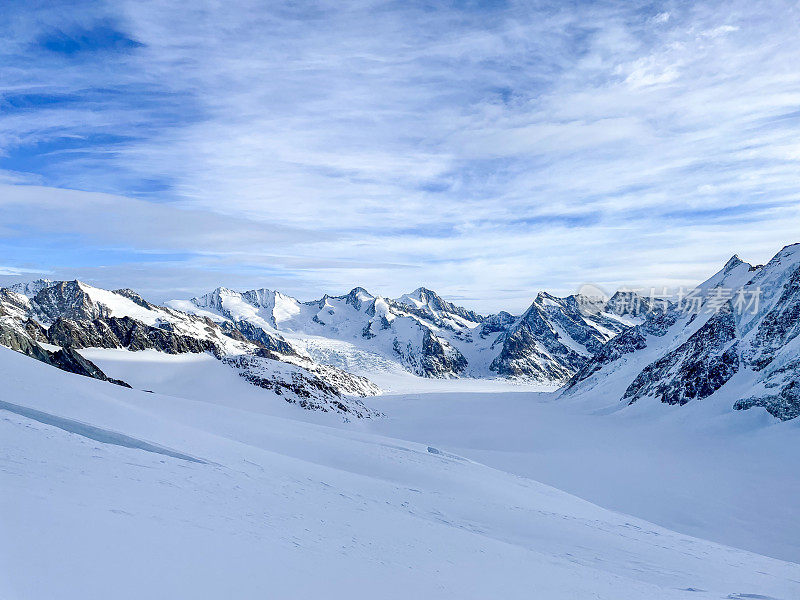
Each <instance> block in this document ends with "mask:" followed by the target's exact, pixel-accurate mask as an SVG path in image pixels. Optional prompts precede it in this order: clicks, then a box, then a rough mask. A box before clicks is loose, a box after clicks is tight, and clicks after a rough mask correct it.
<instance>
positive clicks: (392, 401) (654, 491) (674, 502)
mask: <svg viewBox="0 0 800 600" xmlns="http://www.w3.org/2000/svg"><path fill="white" fill-rule="evenodd" d="M611 404H616V406H614V407H613V408H609V406H608V405H611ZM373 405H374V406H375V407H376V408H378V409H379V410H381V411H383V412H384V413H385V414H386V415H387V417H386V418H385V419H381V420H379V421H375V422H373V423H369V424H365V427H366V428H367V430H368V431H370V432H373V433H377V434H381V435H390V436H394V437H399V438H403V439H407V440H413V441H418V442H421V443H426V444H432V445H435V446H436V447H440V448H444V449H446V450H447V451H449V452H453V453H456V454H459V455H462V456H465V457H468V458H470V459H473V460H477V461H480V462H481V463H483V464H486V465H489V466H492V467H495V468H498V469H501V470H504V471H508V472H510V473H516V474H518V475H521V476H524V477H530V478H532V479H535V480H537V481H541V482H544V483H547V484H549V485H552V486H555V487H557V488H559V489H561V490H565V491H567V492H570V493H572V494H575V495H577V496H580V497H581V498H584V499H587V500H591V501H592V502H595V503H597V504H599V505H601V506H603V507H606V508H610V509H613V510H617V511H620V512H624V513H627V514H632V515H636V516H637V517H640V518H644V519H646V520H648V521H651V522H654V523H658V524H659V525H662V526H664V527H667V528H669V529H672V530H675V531H679V532H681V533H685V534H688V535H693V536H696V537H701V538H704V539H710V540H713V541H716V542H720V543H724V544H729V545H731V546H736V547H738V548H745V549H748V550H751V551H753V552H757V553H759V554H765V555H768V556H773V557H777V558H782V559H784V560H790V561H794V562H798V563H800V508H798V503H797V499H798V498H800V473H798V471H797V469H796V468H795V466H794V465H795V464H796V462H797V457H798V456H800V422H798V421H797V420H793V421H786V422H780V421H779V420H778V419H776V418H774V417H772V416H770V415H768V414H767V413H766V412H765V411H764V409H757V410H756V409H754V410H752V411H749V412H744V413H742V412H734V411H731V410H730V402H729V401H728V400H727V399H725V398H714V399H713V400H711V399H709V400H706V401H704V402H698V403H694V404H692V403H689V404H687V405H685V406H683V407H681V408H680V409H679V408H677V407H674V406H668V405H665V404H661V403H637V404H634V405H632V406H626V405H624V404H621V405H620V404H619V403H617V401H616V399H615V398H612V399H608V400H606V401H605V402H604V401H603V400H602V399H600V398H588V399H584V400H581V401H567V400H565V399H564V398H563V397H562V398H555V394H552V393H550V394H542V393H540V394H536V393H464V392H458V393H432V394H406V395H399V396H384V397H381V398H379V399H376V400H375V401H373Z"/></svg>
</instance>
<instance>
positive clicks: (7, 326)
mask: <svg viewBox="0 0 800 600" xmlns="http://www.w3.org/2000/svg"><path fill="white" fill-rule="evenodd" d="M242 325H243V326H244V325H245V324H242ZM243 329H244V331H241V330H240V329H238V328H237V327H233V326H231V324H230V323H223V324H222V325H220V324H218V323H216V322H215V321H213V320H211V319H209V318H207V317H203V316H197V315H192V314H187V313H183V312H181V311H178V310H174V309H172V308H169V307H162V306H156V305H154V304H151V303H149V302H147V301H146V300H144V299H143V298H142V297H141V296H139V295H138V294H137V293H136V292H134V291H132V290H128V289H123V290H116V291H108V290H103V289H100V288H96V287H93V286H89V285H87V284H85V283H83V282H80V281H59V282H50V281H46V280H40V281H35V282H31V283H29V284H25V285H17V286H12V287H10V288H3V289H0V344H2V345H4V346H7V347H10V348H12V349H14V350H17V351H18V352H22V353H24V354H26V355H28V356H30V357H32V358H36V359H37V360H40V361H42V362H46V363H48V364H51V365H53V366H56V367H58V368H61V369H63V370H67V371H71V372H73V373H78V374H81V375H85V376H88V377H93V378H95V379H101V380H108V381H112V382H116V383H121V384H124V382H117V381H116V380H112V379H110V378H108V377H107V376H106V375H105V373H103V371H102V370H101V369H100V368H98V367H97V366H96V365H94V364H93V363H92V362H91V361H89V360H87V359H86V358H84V357H82V356H81V354H80V350H81V349H85V348H108V349H124V350H128V351H141V350H157V351H159V352H164V353H167V354H183V353H201V352H208V353H210V354H212V355H213V356H215V357H216V358H218V359H221V360H223V361H224V362H225V363H226V364H228V365H230V366H231V367H232V368H235V369H237V370H238V371H239V373H240V375H241V376H242V377H243V378H244V379H246V380H247V381H250V382H251V383H253V384H254V385H258V386H259V387H265V388H270V389H273V390H282V393H281V394H280V395H282V396H283V397H284V399H286V400H287V401H289V402H296V401H297V399H298V398H301V399H303V401H302V402H299V404H301V406H303V407H304V408H309V409H314V410H323V411H334V412H339V413H342V414H350V415H354V416H358V417H367V416H371V415H373V414H376V413H375V412H374V411H370V410H368V409H366V408H365V407H364V405H363V404H362V403H361V402H360V401H359V400H357V399H356V398H355V396H365V395H374V394H377V393H379V392H380V389H379V388H378V387H377V386H376V385H374V384H373V383H371V382H370V381H368V380H367V379H365V378H363V377H358V376H355V375H351V374H349V373H346V372H343V371H341V370H340V369H336V368H335V367H330V366H327V365H318V364H316V363H314V362H313V361H312V360H311V359H310V358H308V357H306V356H300V355H298V354H297V353H296V352H295V351H294V349H293V348H292V347H291V346H290V345H289V344H287V343H286V342H285V341H284V340H283V339H282V338H280V337H276V336H272V335H270V334H268V333H266V332H264V331H259V332H257V333H253V331H251V329H249V328H247V327H243ZM245 357H246V358H245ZM287 376H288V379H287ZM270 385H271V386H272V387H270Z"/></svg>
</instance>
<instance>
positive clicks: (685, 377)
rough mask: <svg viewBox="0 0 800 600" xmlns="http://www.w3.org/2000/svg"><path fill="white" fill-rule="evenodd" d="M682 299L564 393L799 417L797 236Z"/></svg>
mask: <svg viewBox="0 0 800 600" xmlns="http://www.w3.org/2000/svg"><path fill="white" fill-rule="evenodd" d="M684 300H685V302H684V305H683V306H674V305H673V306H671V307H670V308H669V310H667V311H664V312H658V313H649V314H647V315H646V318H645V321H644V322H643V323H641V324H639V325H637V326H635V327H633V328H631V329H628V330H626V331H624V332H622V333H621V334H620V335H619V336H617V337H615V338H614V339H612V340H611V341H610V342H608V343H607V344H606V345H605V346H603V347H602V348H601V349H600V351H599V352H597V353H596V355H595V356H594V358H593V359H592V360H591V361H589V362H588V363H587V364H586V365H585V366H583V367H582V368H581V370H580V371H579V372H578V373H577V374H576V375H575V376H574V377H573V379H572V380H571V381H570V382H569V384H568V386H567V390H566V391H565V393H564V396H565V397H571V396H576V395H578V396H580V395H594V396H598V397H606V398H614V399H618V400H621V401H623V402H625V403H628V404H632V403H634V402H642V401H648V400H653V399H655V400H658V401H660V402H663V403H666V404H677V405H683V404H686V403H687V402H690V401H701V400H705V399H708V400H709V401H712V400H719V401H722V402H729V403H730V404H731V405H732V406H733V407H734V408H736V409H739V410H744V409H748V408H751V407H754V406H761V407H764V408H765V409H766V410H767V411H768V412H769V413H771V414H772V415H774V416H776V417H778V418H780V419H791V418H794V417H796V416H798V415H800V336H799V335H798V334H800V244H794V245H792V246H787V247H785V248H783V249H782V250H781V251H780V252H778V254H776V255H775V257H773V258H772V260H770V261H769V262H768V263H767V264H766V265H763V266H752V265H749V264H747V263H745V262H743V261H741V260H740V259H739V258H738V257H737V256H734V257H732V258H731V259H730V260H729V261H728V262H727V263H726V264H725V266H724V267H723V268H722V269H721V270H720V271H719V272H717V273H716V274H714V275H713V276H712V277H711V278H710V279H708V280H707V281H706V282H704V283H703V284H701V285H700V286H698V288H697V289H696V290H694V291H693V292H692V293H690V294H687V298H686V299H684Z"/></svg>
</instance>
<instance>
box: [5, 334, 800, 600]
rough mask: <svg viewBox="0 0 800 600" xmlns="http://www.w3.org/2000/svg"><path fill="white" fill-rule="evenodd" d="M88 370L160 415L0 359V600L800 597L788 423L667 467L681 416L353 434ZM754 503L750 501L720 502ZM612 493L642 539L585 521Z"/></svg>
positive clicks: (206, 389) (237, 383)
mask: <svg viewBox="0 0 800 600" xmlns="http://www.w3.org/2000/svg"><path fill="white" fill-rule="evenodd" d="M100 352H101V351H89V354H92V353H94V356H93V359H95V360H96V361H97V363H98V364H100V365H101V366H102V367H103V368H105V369H107V370H108V372H109V374H110V375H111V376H122V375H124V376H125V377H127V378H128V380H129V381H130V382H131V384H132V385H133V386H134V388H135V387H138V385H137V384H140V383H143V382H144V381H145V379H146V380H147V381H148V383H149V384H150V388H148V389H152V392H154V393H149V392H145V391H141V390H137V389H126V388H123V387H120V386H114V385H110V384H108V383H106V382H102V381H96V380H92V379H90V378H87V377H81V376H78V375H74V374H71V373H64V372H62V371H59V370H57V369H54V368H52V367H50V366H48V365H45V364H42V363H40V362H37V361H33V360H31V359H30V358H28V357H25V356H22V355H21V354H19V353H15V352H13V351H11V350H7V349H3V348H0V361H1V363H0V364H2V369H3V373H4V395H3V398H2V401H3V404H2V406H0V408H1V409H2V410H0V427H2V430H3V433H2V435H1V436H0V440H2V451H1V452H2V454H0V456H2V468H1V470H0V478H1V479H0V489H2V498H0V501H1V502H2V514H3V518H2V519H0V528H1V531H2V535H1V536H0V540H2V541H0V556H2V564H3V570H2V574H1V575H2V577H0V582H1V583H0V595H1V596H2V597H3V598H9V599H17V598H20V599H22V598H25V599H27V598H52V597H58V598H76V599H78V598H79V599H86V598H92V599H94V598H98V599H99V598H108V597H109V590H114V592H113V594H112V595H113V597H115V598H142V597H147V598H184V597H192V598H218V597H220V596H221V595H223V594H225V595H232V596H234V597H239V598H256V597H292V598H313V597H320V596H325V597H330V598H339V597H342V598H345V597H346V598H352V597H381V598H407V597H409V596H412V595H417V596H421V597H425V598H486V597H497V596H500V597H504V598H530V597H531V596H533V597H546V598H576V597H578V598H584V597H597V598H609V599H611V598H614V599H617V598H642V599H643V598H686V597H691V598H726V597H727V598H747V597H750V598H752V597H767V598H780V599H787V600H788V599H790V598H794V597H797V594H798V593H799V592H800V565H798V564H796V563H793V562H784V561H786V560H789V561H791V560H797V556H798V545H797V543H796V541H794V540H797V539H798V537H797V535H796V527H797V519H796V518H795V519H792V516H793V515H794V516H796V513H793V512H792V511H793V509H792V499H793V498H796V497H797V491H798V490H797V485H798V482H797V478H796V477H793V476H790V475H787V468H789V467H788V466H787V464H786V463H785V462H784V461H788V459H789V457H790V456H792V455H794V456H796V451H797V450H798V444H797V427H796V425H795V422H794V421H790V422H786V423H780V424H779V425H778V427H779V428H778V430H777V431H768V429H769V428H770V427H773V428H774V427H775V424H774V423H772V422H770V423H764V422H756V421H758V420H757V419H753V420H749V421H748V422H747V423H746V424H742V421H738V422H735V423H734V422H732V421H731V420H730V419H728V420H726V419H725V418H724V417H721V420H712V424H711V425H710V426H709V427H710V429H708V430H706V431H705V432H703V431H701V429H702V428H697V429H694V430H692V429H690V430H689V431H688V432H687V433H686V435H685V436H684V437H682V438H679V439H675V440H674V441H673V443H672V445H668V446H663V445H662V442H664V440H665V439H666V438H667V437H669V436H670V435H671V434H673V433H674V432H675V430H676V428H675V425H676V424H675V423H673V422H671V419H670V418H669V417H670V416H672V415H675V414H676V413H675V412H673V413H671V415H667V418H665V415H664V414H662V415H653V414H650V415H649V416H650V417H655V420H654V421H653V420H652V419H651V421H650V425H649V426H648V425H647V423H644V422H643V421H644V420H645V415H635V414H634V413H628V412H626V413H625V415H626V416H625V417H624V418H622V420H620V419H619V417H618V416H617V415H601V414H590V412H587V410H586V409H585V407H580V406H575V405H559V404H554V403H553V402H550V401H549V399H550V398H552V394H549V395H548V394H542V393H537V392H516V393H506V394H503V393H500V392H484V393H479V394H464V393H447V394H445V393H442V392H438V393H424V392H417V393H415V394H411V395H401V396H394V397H390V396H384V397H377V398H373V399H372V400H371V401H370V405H371V406H372V407H373V408H375V409H376V410H379V411H382V412H383V413H385V414H386V417H384V418H381V419H370V420H356V421H350V422H349V423H348V422H344V421H343V419H342V418H341V416H340V415H337V414H334V413H322V412H313V411H303V410H300V409H299V408H298V407H296V406H293V405H291V404H287V403H285V402H280V401H274V400H270V399H269V398H268V397H265V395H264V393H263V392H264V390H261V389H259V388H255V387H253V386H249V385H248V384H247V383H246V382H244V381H242V380H241V378H239V377H237V376H236V375H235V373H234V372H233V371H231V370H230V369H227V368H226V367H225V366H224V365H223V364H221V363H220V362H219V361H217V360H215V359H213V357H210V356H208V357H207V358H203V357H204V356H207V355H195V356H191V357H187V355H177V356H175V355H164V354H158V353H155V352H153V351H150V352H141V353H130V352H127V351H124V350H116V351H102V352H106V353H107V354H106V356H98V355H99V353H100ZM111 353H117V354H118V356H116V357H115V356H114V354H111ZM122 353H124V354H122ZM159 364H160V365H161V366H160V367H159V366H158V365H159ZM426 407H427V408H426ZM664 408H668V407H664ZM31 411H38V412H31ZM423 412H424V413H425V418H423ZM682 414H685V413H682ZM733 415H734V416H736V417H741V413H733ZM659 423H660V424H661V425H659ZM736 423H738V425H737V424H736ZM569 424H572V427H571V430H570V429H569V428H568V426H569ZM640 425H643V426H644V427H643V428H642V429H641V430H640V432H639V433H638V434H636V435H629V436H624V435H621V432H622V431H623V430H625V429H631V428H633V427H634V426H640ZM659 428H661V429H662V431H661V433H660V434H659V435H656V433H655V432H657V431H658V430H659ZM714 431H716V433H715V434H713V433H714ZM773 433H774V434H775V435H772V434H773ZM712 434H713V435H712ZM767 435H769V436H770V437H769V439H770V440H772V442H771V443H766V442H767V438H766V436H767ZM646 438H647V439H649V444H645V443H643V442H644V440H645V439H646ZM690 438H691V439H694V440H695V443H694V445H688V444H687V443H686V442H687V440H689V439H690ZM612 440H613V443H612ZM700 440H704V441H703V443H700ZM740 442H744V443H740ZM734 445H738V446H739V448H740V450H741V454H742V455H744V456H745V457H747V460H744V461H742V460H739V462H740V463H742V465H743V468H742V470H741V471H739V472H737V471H736V469H733V468H732V465H733V462H734V460H735V457H730V456H728V452H729V451H730V450H731V448H732V447H733V446H734ZM656 448H659V449H660V452H659V451H656ZM679 448H682V450H681V451H680V452H678V449H679ZM626 454H627V455H634V454H635V455H638V458H636V459H635V460H634V459H630V458H629V459H628V460H627V461H626V460H624V456H625V455H626ZM693 455H694V456H696V455H702V460H698V461H695V462H693V461H692V460H691V459H692V456H693ZM666 456H668V457H669V460H666V459H665V457H666ZM615 463H616V467H614V466H613V465H614V464H615ZM604 464H605V468H604V469H603V468H601V467H602V466H603V465H604ZM569 465H572V467H569ZM770 465H772V466H770ZM758 466H760V467H762V468H761V469H756V470H760V476H759V477H757V478H755V479H751V477H752V476H753V475H754V473H753V469H755V468H756V467H758ZM703 472H706V476H705V477H703V476H702V473H703ZM647 473H649V475H647ZM714 473H717V475H714ZM640 477H643V478H642V479H639V478H640ZM537 479H538V480H542V481H544V482H545V483H551V484H552V483H554V484H558V485H560V486H562V487H563V488H565V489H570V488H572V490H571V491H575V492H577V493H578V494H579V495H581V496H583V498H585V499H579V498H578V497H576V496H572V495H569V494H567V493H565V492H563V491H559V490H558V489H556V488H555V487H549V486H548V485H545V483H539V482H538V481H537ZM676 479H680V488H679V487H678V486H677V485H676ZM636 480H639V484H638V487H640V488H642V489H643V491H642V492H641V493H637V491H636V487H637V486H633V482H634V481H636ZM581 482H582V483H581ZM579 484H580V485H579ZM748 484H749V486H750V487H752V488H753V489H756V488H758V489H760V491H761V494H762V496H759V494H758V493H755V492H754V491H753V490H750V491H748V490H747V489H744V490H743V491H742V494H741V495H739V496H736V495H735V494H732V493H731V490H730V489H728V488H727V487H725V486H727V485H734V486H735V485H742V486H745V487H746V486H747V485H748ZM581 485H582V486H583V487H581ZM579 488H580V489H579ZM615 488H616V489H615ZM626 490H628V492H632V496H633V500H632V501H631V504H630V505H629V506H628V507H627V509H626V510H627V512H629V513H633V514H634V515H637V516H632V515H631V514H623V513H622V512H615V511H611V510H608V509H607V508H601V507H600V506H598V505H597V504H600V505H604V504H605V505H606V506H612V508H616V509H618V510H619V509H620V508H621V507H619V506H614V504H615V503H617V502H618V501H619V498H621V497H622V496H624V495H625V491H626ZM659 490H660V491H661V497H659V494H658V491H659ZM593 496H594V497H593ZM586 499H588V500H589V501H592V502H595V503H596V504H594V503H590V502H589V501H587V500H586ZM764 501H766V502H764ZM649 502H655V504H654V505H653V506H652V507H651V509H650V512H649V514H648V510H647V508H646V506H647V504H648V503H649ZM670 505H672V506H673V512H672V514H668V511H667V510H666V508H667V507H668V506H670ZM715 511H716V512H718V513H720V515H719V516H718V517H717V518H716V519H714V518H712V517H713V515H714V512H715ZM640 516H647V517H648V518H650V519H651V520H652V521H658V520H659V519H661V520H663V521H670V522H671V524H672V525H673V526H674V527H673V529H676V530H678V531H672V530H670V529H669V528H665V527H662V526H661V525H657V524H653V523H651V522H647V521H646V520H643V519H641V518H639V517H640ZM681 519H683V520H684V525H685V526H683V527H677V526H676V525H680V524H681V523H680V521H681ZM726 519H730V522H731V523H734V525H735V526H733V527H730V528H727V529H726V528H725V527H724V526H723V525H724V523H725V521H726ZM662 524H663V523H662ZM692 527H694V531H692V532H690V531H687V530H688V529H691V528H692ZM759 531H761V535H759ZM726 532H727V535H728V539H724V540H721V539H720V538H723V537H724V535H723V534H726ZM692 533H693V534H694V535H698V534H703V535H702V536H701V537H708V538H712V539H714V538H717V541H724V542H727V543H728V544H734V545H738V546H740V547H744V548H746V549H735V548H734V547H731V546H728V545H720V544H719V543H716V542H714V541H704V540H703V539H700V537H693V536H692V535H691V534H692ZM737 536H738V537H737ZM748 550H749V551H748ZM754 550H755V551H756V552H753V551H754ZM765 555H770V556H771V557H769V558H768V557H767V556H765ZM775 556H778V557H780V558H773V557H775ZM781 559H783V560H781ZM753 594H758V595H760V596H754V595H753Z"/></svg>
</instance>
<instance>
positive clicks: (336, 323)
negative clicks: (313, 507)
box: [167, 287, 632, 383]
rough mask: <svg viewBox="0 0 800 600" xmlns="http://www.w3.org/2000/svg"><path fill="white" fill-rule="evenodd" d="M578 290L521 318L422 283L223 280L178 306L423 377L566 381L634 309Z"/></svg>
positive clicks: (322, 356)
mask: <svg viewBox="0 0 800 600" xmlns="http://www.w3.org/2000/svg"><path fill="white" fill-rule="evenodd" d="M582 300H583V299H582V298H580V297H578V296H569V297H567V298H556V297H554V296H551V295H549V294H545V293H541V294H539V295H538V296H537V297H536V299H535V300H534V302H533V304H532V305H531V307H530V308H529V309H528V310H527V311H526V312H525V313H524V314H523V315H522V316H519V317H514V316H512V315H510V314H509V313H505V312H501V313H499V314H497V315H490V316H487V317H484V316H481V315H479V314H477V313H476V312H474V311H471V310H468V309H465V308H463V307H460V306H457V305H455V304H453V303H450V302H448V301H446V300H443V299H442V298H441V297H440V296H439V295H438V294H436V293H435V292H433V291H431V290H428V289H426V288H418V289H417V290H415V291H413V292H411V293H410V294H405V295H403V296H401V297H400V298H398V299H390V298H385V297H381V296H375V295H373V294H370V293H369V292H368V291H367V290H365V289H364V288H360V287H357V288H354V289H353V290H352V291H350V293H348V294H346V295H343V296H328V295H326V296H323V297H322V298H321V299H320V300H316V301H312V302H301V301H299V300H297V299H295V298H292V297H290V296H287V295H284V294H281V293H280V292H276V291H273V290H268V289H260V290H251V291H246V292H236V291H232V290H229V289H226V288H218V289H216V290H214V291H213V292H211V293H208V294H205V295H203V296H199V297H196V298H192V299H191V300H188V301H187V300H173V301H170V302H168V303H167V304H168V305H169V306H171V307H173V308H175V309H179V310H182V311H185V312H190V313H193V314H195V315H198V316H203V317H208V318H209V319H212V320H215V321H217V322H218V323H221V324H225V323H229V326H231V327H236V328H238V329H239V330H240V331H242V332H243V333H244V334H245V335H247V336H249V337H250V339H253V340H258V339H260V336H262V335H264V334H267V335H270V336H273V337H282V338H284V339H286V340H287V341H288V342H289V343H290V344H291V345H293V346H294V347H296V348H302V349H303V350H304V351H305V352H307V353H309V354H310V355H311V356H313V357H314V358H315V359H317V360H319V361H322V362H329V363H332V364H336V365H338V366H340V367H342V368H345V369H348V370H355V371H358V370H360V371H365V372H369V371H370V370H371V369H376V368H381V366H382V365H384V364H385V363H386V362H387V361H389V362H396V363H397V364H399V365H400V366H401V367H402V368H404V369H406V370H408V371H411V372H412V373H415V374H417V375H420V376H423V377H483V378H486V377H512V378H524V379H529V380H537V381H544V382H550V383H558V382H563V381H565V380H567V379H568V378H569V377H570V376H572V375H573V374H574V373H575V372H576V371H577V370H578V369H580V368H581V367H582V366H583V364H585V362H586V361H587V360H588V359H589V358H590V357H591V356H593V353H594V352H596V351H597V350H598V349H599V347H600V346H601V345H602V343H603V342H605V341H607V340H608V339H610V338H611V337H613V336H614V335H616V334H617V333H619V332H620V331H622V330H624V329H625V328H627V327H628V326H630V324H631V323H632V320H631V318H630V317H626V316H622V315H620V314H615V313H614V312H611V311H605V310H604V307H601V308H600V310H588V309H587V308H586V307H589V306H590V303H586V302H583V301H582Z"/></svg>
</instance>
